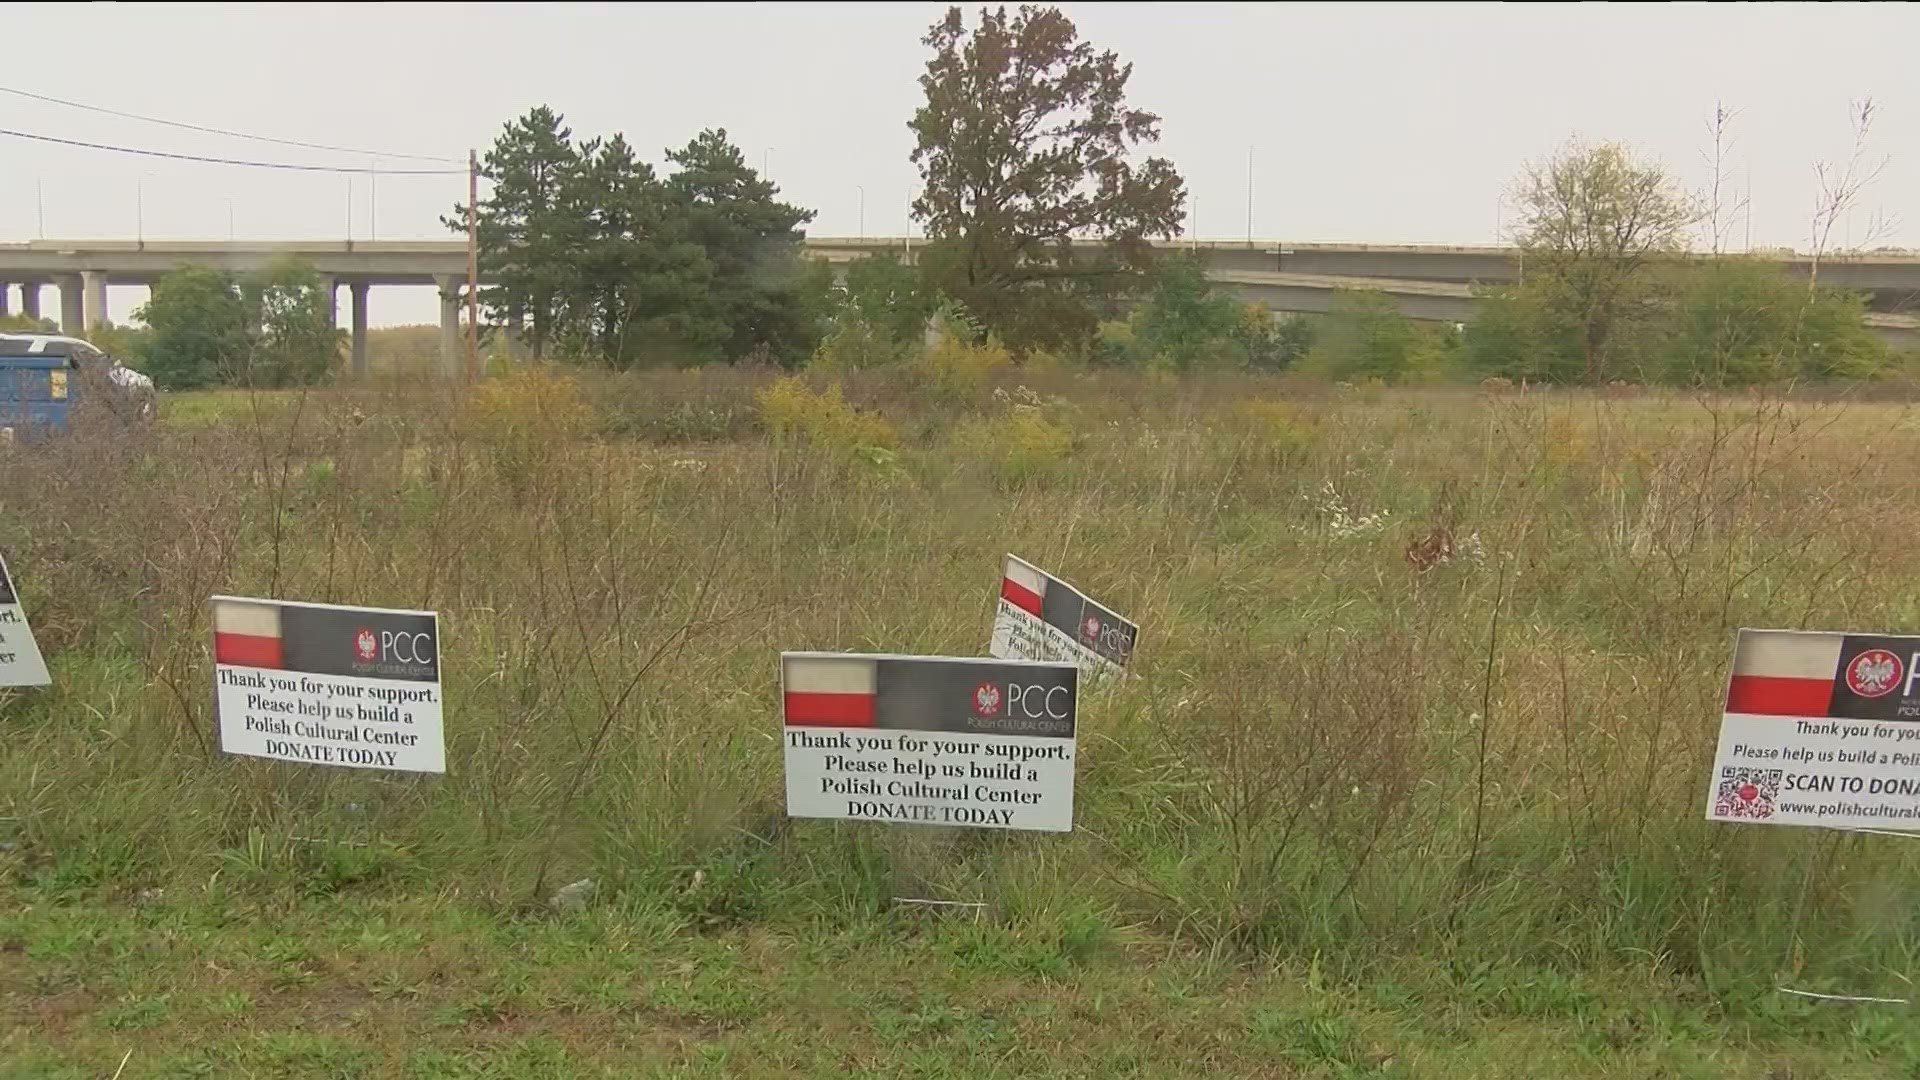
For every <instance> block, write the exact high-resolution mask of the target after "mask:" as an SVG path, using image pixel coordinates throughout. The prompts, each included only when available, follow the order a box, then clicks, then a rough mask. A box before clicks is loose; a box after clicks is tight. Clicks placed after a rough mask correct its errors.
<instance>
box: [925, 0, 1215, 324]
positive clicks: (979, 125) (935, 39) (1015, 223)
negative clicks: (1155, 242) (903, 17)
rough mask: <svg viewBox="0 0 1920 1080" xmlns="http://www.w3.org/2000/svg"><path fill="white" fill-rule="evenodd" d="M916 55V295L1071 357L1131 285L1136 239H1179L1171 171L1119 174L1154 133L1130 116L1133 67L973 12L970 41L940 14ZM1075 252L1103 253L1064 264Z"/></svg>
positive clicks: (1038, 15) (1021, 14)
mask: <svg viewBox="0 0 1920 1080" xmlns="http://www.w3.org/2000/svg"><path fill="white" fill-rule="evenodd" d="M924 40H925V43H926V45H927V46H929V47H930V48H932V50H933V58H932V59H931V60H929V61H928V62H927V70H926V74H924V75H922V76H921V78H920V85H921V87H922V88H923V89H924V90H925V91H926V103H925V104H924V105H922V106H921V107H920V109H919V110H918V111H917V112H916V113H915V114H914V117H913V120H912V122H911V123H910V124H909V126H910V127H911V128H912V130H913V132H914V135H915V136H916V138H917V140H918V141H917V144H916V146H915V148H914V151H913V161H914V162H915V163H916V164H917V165H918V166H919V168H920V176H921V179H922V181H923V182H924V185H925V186H924V190H923V191H922V192H921V194H920V197H919V198H918V199H916V200H914V204H913V214H914V217H915V219H916V220H918V221H920V222H922V223H923V224H924V225H925V227H926V230H927V233H928V235H929V236H930V237H931V238H932V239H933V245H932V247H931V248H930V249H929V250H928V251H927V253H926V256H925V258H924V261H923V265H924V266H925V268H926V271H927V274H928V277H929V280H930V282H931V283H932V284H933V285H934V286H935V287H937V288H938V289H940V291H942V292H944V293H945V294H947V295H948V296H951V297H953V298H954V299H957V300H959V301H960V302H961V303H963V304H965V305H966V306H967V308H968V309H969V310H971V311H972V312H973V314H974V315H975V316H976V317H977V318H978V319H979V320H980V321H981V322H982V323H984V324H985V325H986V326H987V327H988V328H989V329H991V330H994V331H996V332H998V333H999V334H1001V335H1002V336H1003V337H1004V338H1005V339H1006V340H1007V341H1008V342H1009V343H1010V344H1013V345H1015V346H1017V347H1032V346H1048V347H1069V348H1070V347H1074V346H1077V345H1080V344H1083V343H1084V342H1085V341H1086V340H1087V339H1088V338H1090V336H1091V335H1092V333H1093V330H1094V328H1095V326H1096V323H1097V318H1096V304H1097V303H1098V302H1100V301H1101V300H1103V299H1107V298H1111V297H1114V296H1116V295H1119V294H1124V293H1127V292H1130V291H1133V290H1134V289H1136V288H1138V287H1139V285H1140V284H1141V282H1142V279H1143V276H1144V274H1145V272H1146V270H1147V269H1148V267H1149V266H1150V263H1151V255H1152V252H1151V249H1150V248H1149V246H1148V244H1147V241H1148V240H1149V238H1151V237H1155V236H1160V237H1171V236H1173V234H1174V233H1175V231H1176V230H1177V228H1178V226H1179V222H1180V219H1181V213H1182V206H1183V204H1184V202H1185V199H1186V194H1185V191H1184V188H1183V185H1182V182H1181V179H1180V176H1179V174H1178V173H1176V172H1175V171H1174V169H1173V166H1172V164H1171V163H1169V162H1168V161H1167V160H1165V159H1164V158H1157V157H1153V158H1148V159H1146V160H1145V161H1144V162H1141V163H1139V164H1138V165H1135V164H1133V163H1132V162H1131V161H1130V160H1129V155H1130V154H1131V152H1132V151H1133V149H1134V148H1135V147H1137V146H1139V145H1141V144H1143V143H1152V142H1154V141H1156V140H1158V138H1159V134H1160V118H1159V117H1158V116H1156V115H1154V114H1153V113H1150V112H1144V111H1142V110H1139V109H1134V108H1130V107H1129V106H1128V104H1127V101H1126V89H1127V80H1128V78H1129V77H1130V76H1131V74H1132V70H1133V69H1132V65H1130V64H1123V63H1122V62H1121V61H1120V59H1119V57H1118V56H1116V55H1115V54H1114V53H1112V52H1101V51H1096V50H1095V49H1094V47H1093V46H1092V45H1090V44H1088V43H1086V42H1084V41H1081V40H1080V37H1079V33H1078V31H1076V30H1075V28H1074V25H1073V23H1072V21H1071V20H1069V19H1068V18H1067V17H1066V16H1065V15H1064V14H1062V13H1061V12H1060V11H1058V10H1057V9H1054V8H1050V7H1031V6H1023V7H1021V8H1020V9H1019V10H1018V12H1017V13H1015V14H1013V15H1011V16H1009V15H1008V13H1007V10H1006V8H1004V7H1002V8H997V9H994V10H984V9H983V10H982V11H981V12H980V20H979V25H978V26H977V27H975V28H974V29H972V30H971V31H970V30H969V29H968V28H967V25H966V22H965V19H964V18H963V17H962V15H961V12H960V9H959V8H951V9H949V10H948V11H947V15H946V17H945V18H944V19H942V20H941V21H940V22H938V23H936V24H935V25H934V26H933V27H932V29H931V30H930V31H929V32H928V34H927V36H926V38H925V39H924ZM1076 239H1079V240H1099V241H1104V242H1105V247H1104V249H1103V250H1102V252H1101V253H1100V254H1098V255H1093V256H1089V255H1087V254H1085V253H1083V252H1082V253H1076V252H1075V251H1074V249H1073V241H1074V240H1076Z"/></svg>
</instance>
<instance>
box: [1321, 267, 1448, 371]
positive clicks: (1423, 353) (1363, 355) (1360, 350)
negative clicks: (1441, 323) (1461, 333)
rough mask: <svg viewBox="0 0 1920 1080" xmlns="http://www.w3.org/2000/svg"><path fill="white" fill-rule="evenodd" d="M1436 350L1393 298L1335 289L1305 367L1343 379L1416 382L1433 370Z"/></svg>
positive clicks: (1355, 290)
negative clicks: (1402, 312) (1403, 313)
mask: <svg viewBox="0 0 1920 1080" xmlns="http://www.w3.org/2000/svg"><path fill="white" fill-rule="evenodd" d="M1438 360H1439V356H1438V354H1437V350H1436V349H1435V348H1434V347H1433V345H1432V343H1431V342H1430V341H1429V340H1428V337H1427V335H1426V334H1424V333H1423V332H1422V331H1421V329H1420V328H1419V327H1417V326H1415V325H1414V324H1413V322H1412V321H1411V320H1409V319H1408V318H1407V317H1406V316H1404V315H1402V314H1400V309H1399V308H1398V307H1396V306H1395V305H1394V302H1393V300H1392V298H1391V297H1389V296H1387V295H1386V294H1385V293H1380V292H1375V291H1373V290H1371V289H1336V290H1334V294H1333V302H1332V304H1331V305H1330V306H1329V307H1328V310H1327V314H1326V317H1325V318H1323V319H1322V320H1321V321H1320V325H1319V327H1318V328H1317V334H1316V336H1315V340H1314V345H1313V351H1312V352H1311V353H1309V354H1308V355H1307V358H1306V366H1307V367H1309V368H1311V369H1312V371H1313V373H1314V374H1317V375H1319V376H1321V377H1322V378H1326V379H1335V380H1338V381H1341V382H1362V381H1365V380H1368V379H1378V380H1380V381H1381V382H1387V383H1399V382H1413V381H1417V380H1419V379H1421V378H1424V377H1426V376H1427V375H1429V374H1431V373H1432V369H1433V368H1434V367H1436V366H1437V362H1438Z"/></svg>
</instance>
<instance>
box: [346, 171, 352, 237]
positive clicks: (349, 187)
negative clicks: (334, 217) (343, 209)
mask: <svg viewBox="0 0 1920 1080" xmlns="http://www.w3.org/2000/svg"><path fill="white" fill-rule="evenodd" d="M347 243H349V244H351V243H353V177H352V176H348V177H347Z"/></svg>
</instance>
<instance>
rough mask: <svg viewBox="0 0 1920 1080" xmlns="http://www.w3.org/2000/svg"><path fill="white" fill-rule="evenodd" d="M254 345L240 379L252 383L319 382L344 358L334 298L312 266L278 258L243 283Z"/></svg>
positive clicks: (243, 292) (252, 343) (273, 384)
mask: <svg viewBox="0 0 1920 1080" xmlns="http://www.w3.org/2000/svg"><path fill="white" fill-rule="evenodd" d="M240 291H241V295H242V296H243V297H244V299H245V302H246V305H247V309H248V323H249V325H250V327H257V328H258V329H257V331H256V332H255V333H254V334H253V335H252V342H251V348H250V349H249V350H248V352H247V355H246V361H245V363H244V365H243V367H242V368H241V369H240V370H239V371H238V372H237V373H236V374H237V375H238V378H239V380H240V381H242V382H245V383H247V384H249V385H253V386H296V385H308V384H311V383H317V382H320V381H321V380H323V379H325V378H326V377H327V376H328V375H330V374H332V372H333V368H334V365H335V364H337V363H338V362H339V360H340V331H338V330H336V329H335V328H334V326H333V320H332V318H331V317H330V315H331V313H330V312H329V311H328V307H329V305H330V303H331V298H330V297H329V296H327V294H326V289H325V288H323V287H322V286H321V284H320V277H319V275H318V274H316V273H314V270H313V267H312V266H310V265H308V264H307V263H304V262H301V261H299V260H297V259H282V260H278V261H276V262H275V263H274V264H273V265H272V266H270V267H268V268H267V270H266V271H265V272H264V273H262V274H261V275H260V276H259V277H257V278H255V279H253V280H251V281H247V282H243V283H242V285H241V290H240Z"/></svg>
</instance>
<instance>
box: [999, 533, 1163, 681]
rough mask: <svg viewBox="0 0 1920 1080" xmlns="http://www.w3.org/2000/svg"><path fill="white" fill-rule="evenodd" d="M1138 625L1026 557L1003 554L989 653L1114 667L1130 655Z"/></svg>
mask: <svg viewBox="0 0 1920 1080" xmlns="http://www.w3.org/2000/svg"><path fill="white" fill-rule="evenodd" d="M1139 633H1140V628H1139V627H1137V626H1135V625H1134V624H1133V623H1130V622H1128V621H1127V620H1125V619H1123V618H1121V617H1120V616H1118V615H1115V614H1114V613H1113V612H1112V611H1109V610H1108V609H1107V608H1105V607H1102V606H1101V605H1099V604H1097V603H1095V602H1094V601H1093V600H1092V599H1091V598H1089V597H1088V596H1087V594H1085V593H1083V592H1081V591H1080V590H1079V589H1076V588H1074V587H1073V586H1071V585H1069V584H1067V583H1066V582H1064V581H1062V580H1060V579H1059V578H1057V577H1054V576H1053V575H1052V574H1049V573H1047V572H1046V571H1045V570H1042V569H1040V568H1039V567H1037V566H1035V565H1033V564H1032V563H1030V562H1028V561H1026V560H1025V559H1021V558H1018V557H1016V556H1013V555H1009V556H1007V562H1006V568H1005V569H1004V570H1003V571H1002V572H1001V575H1000V606H999V609H998V610H997V611H996V612H995V613H994V617H993V643H992V644H991V645H990V646H989V647H988V650H987V651H988V654H989V655H991V656H996V657H1000V658H1002V659H1007V660H1046V661H1051V662H1056V663H1068V664H1074V665H1077V666H1079V667H1081V668H1085V669H1087V670H1089V671H1115V670H1118V669H1120V668H1122V667H1125V666H1126V663H1127V661H1128V660H1129V659H1130V658H1131V657H1132V656H1133V643H1134V639H1135V638H1137V637H1138V636H1139Z"/></svg>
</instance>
